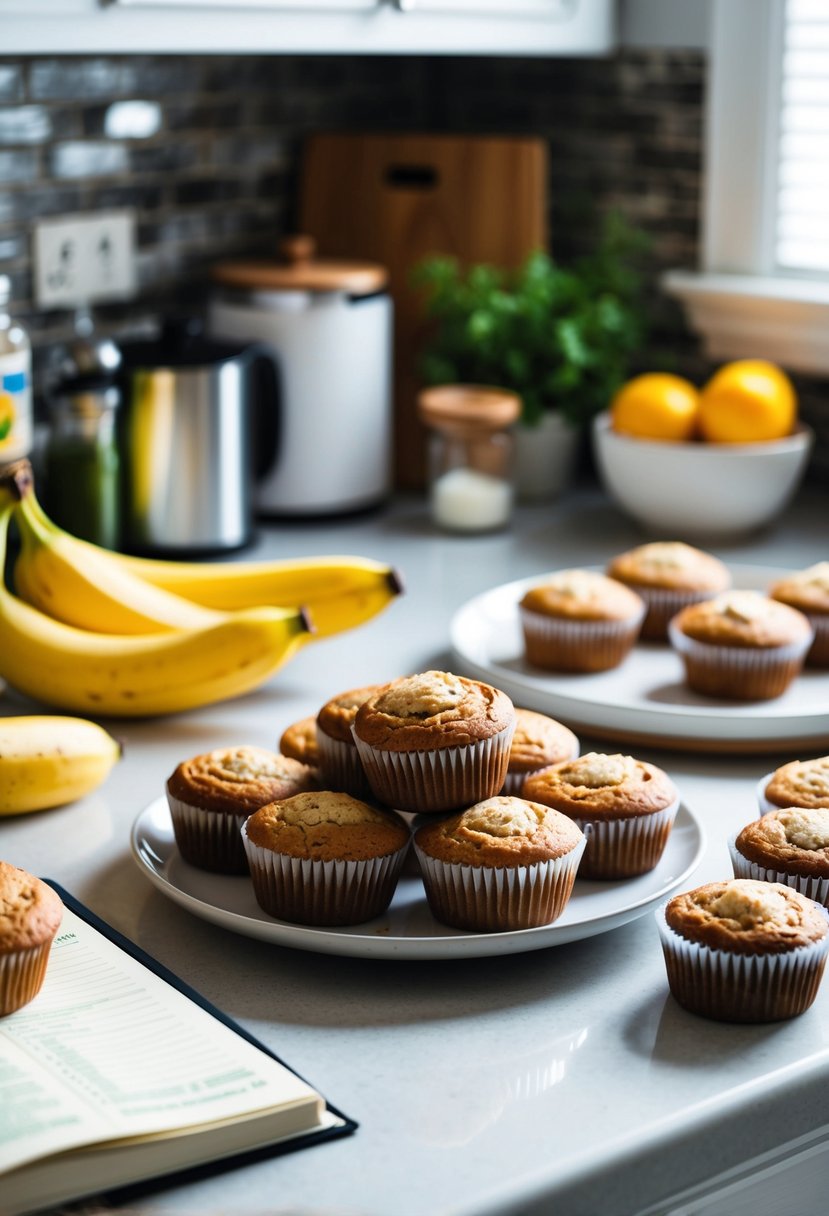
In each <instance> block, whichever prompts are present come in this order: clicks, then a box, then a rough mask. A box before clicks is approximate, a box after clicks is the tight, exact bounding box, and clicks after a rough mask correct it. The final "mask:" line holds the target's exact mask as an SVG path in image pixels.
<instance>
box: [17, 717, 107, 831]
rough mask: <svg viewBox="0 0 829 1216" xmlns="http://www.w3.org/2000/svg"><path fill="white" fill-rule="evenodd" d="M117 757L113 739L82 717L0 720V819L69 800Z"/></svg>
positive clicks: (93, 784) (84, 790)
mask: <svg viewBox="0 0 829 1216" xmlns="http://www.w3.org/2000/svg"><path fill="white" fill-rule="evenodd" d="M120 755H121V747H120V745H119V743H118V742H117V740H115V739H113V737H112V735H110V734H107V732H106V731H105V730H103V729H102V727H100V726H98V725H97V724H96V723H95V722H89V721H88V720H87V719H86V718H62V717H56V716H47V715H43V716H31V717H19V718H0V815H19V814H21V813H22V812H23V811H42V810H45V809H46V808H47V807H53V806H63V805H64V804H65V803H67V802H75V801H76V800H77V799H78V798H83V797H84V795H85V794H89V793H91V792H92V790H94V789H97V787H98V786H99V785H100V784H101V783H102V782H103V781H104V780H106V778H107V777H108V775H109V773H110V770H111V769H112V768H113V766H114V765H115V764H116V762H117V761H118V758H119V757H120Z"/></svg>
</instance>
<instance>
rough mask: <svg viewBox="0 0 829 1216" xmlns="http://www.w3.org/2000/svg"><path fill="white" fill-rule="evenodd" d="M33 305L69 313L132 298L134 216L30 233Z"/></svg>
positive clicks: (110, 215) (103, 214) (49, 225)
mask: <svg viewBox="0 0 829 1216" xmlns="http://www.w3.org/2000/svg"><path fill="white" fill-rule="evenodd" d="M34 265H35V300H36V302H37V304H38V306H39V307H41V308H72V307H77V306H78V305H84V304H95V303H102V302H103V301H105V300H123V299H128V298H129V297H130V296H132V295H134V294H135V212H134V211H131V210H130V209H129V208H126V209H123V210H120V211H98V212H95V214H92V215H64V216H62V217H61V218H60V219H55V220H44V221H42V222H41V223H39V224H36V225H35V231H34Z"/></svg>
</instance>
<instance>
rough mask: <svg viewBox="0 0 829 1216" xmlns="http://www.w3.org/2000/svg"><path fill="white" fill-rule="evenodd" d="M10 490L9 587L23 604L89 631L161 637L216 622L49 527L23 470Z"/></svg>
mask: <svg viewBox="0 0 829 1216" xmlns="http://www.w3.org/2000/svg"><path fill="white" fill-rule="evenodd" d="M15 485H16V490H17V492H18V493H19V494H20V502H19V503H18V505H17V507H16V508H15V520H16V523H17V526H18V529H19V532H20V541H21V547H20V555H19V556H18V558H17V561H16V562H15V566H14V587H15V591H16V592H17V594H18V595H19V596H20V598H21V599H23V600H25V601H26V603H28V604H31V605H33V607H35V608H39V609H40V611H41V612H45V613H47V615H49V616H51V617H54V618H55V619H56V620H59V621H63V622H64V623H65V624H67V625H75V626H77V628H79V629H89V630H92V631H93V632H96V633H118V634H142V633H160V632H164V631H168V630H173V629H204V628H206V627H208V626H210V625H218V624H219V622H220V620H221V615H220V614H219V613H218V612H214V611H212V610H211V609H209V608H202V607H201V606H200V605H198V604H195V603H193V601H192V600H188V599H184V598H183V597H182V596H178V595H174V594H173V593H172V592H169V591H165V590H163V588H161V587H156V586H154V585H153V584H152V583H148V582H146V581H145V580H144V579H142V578H139V577H138V575H136V574H133V573H132V571H131V570H130V569H129V567H128V566H126V565H122V564H121V563H119V562H115V561H113V560H112V555H111V554H109V553H108V552H107V551H106V550H105V549H101V548H98V546H96V545H90V544H84V543H83V542H82V541H80V540H78V539H76V538H75V537H74V536H71V535H70V534H69V533H68V532H64V531H63V530H62V529H61V528H59V527H57V525H56V524H54V523H52V521H51V520H50V519H49V518H48V516H47V515H46V514H45V513H44V511H43V509H42V508H41V506H40V503H39V502H38V501H37V498H36V497H35V492H34V487H33V485H32V484H31V477H30V475H28V476H27V473H26V470H25V468H23V469H22V470H21V471H19V472H18V475H17V476H16V478H15Z"/></svg>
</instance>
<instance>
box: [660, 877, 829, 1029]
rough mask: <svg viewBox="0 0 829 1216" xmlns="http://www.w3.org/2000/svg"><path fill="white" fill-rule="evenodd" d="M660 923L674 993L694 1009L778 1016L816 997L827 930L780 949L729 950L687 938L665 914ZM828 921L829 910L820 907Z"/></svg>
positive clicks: (738, 1018) (737, 1017)
mask: <svg viewBox="0 0 829 1216" xmlns="http://www.w3.org/2000/svg"><path fill="white" fill-rule="evenodd" d="M667 906H668V901H667V900H666V901H665V903H664V904H662V906H661V907H660V908H658V909H657V911H656V924H657V928H658V930H659V937H660V940H661V943H662V953H663V955H664V958H665V967H666V970H667V973H668V985H669V987H670V989H671V993H672V995H673V997H674V999H675V1000H676V1001H677V1002H678V1003H679V1004H680V1005H682V1007H683V1008H684V1009H687V1010H688V1011H689V1012H690V1013H696V1014H699V1015H700V1016H701V1017H707V1018H713V1019H714V1020H715V1021H722V1022H778V1021H782V1020H783V1019H784V1018H791V1017H796V1016H797V1015H798V1014H800V1013H804V1012H805V1010H807V1009H808V1008H809V1006H810V1005H811V1004H812V1002H813V1001H814V999H815V997H816V996H817V991H818V987H819V986H820V981H821V978H822V976H823V970H824V967H825V966H826V954H827V950H829V932H828V933H826V934H825V935H824V936H823V937H822V938H821V940H820V941H818V942H812V943H810V944H809V945H806V946H799V947H798V948H797V949H796V950H788V951H785V952H784V953H782V954H730V953H729V952H728V951H726V950H715V949H713V948H712V947H711V946H706V945H703V944H702V943H700V942H691V941H687V940H686V939H685V938H684V937H682V936H681V935H680V934H679V933H676V932H675V931H674V930H673V929H672V928H671V927H670V926H669V925H668V923H667V921H666V920H665V909H666V907H667ZM821 912H822V913H823V915H824V916H825V917H826V919H827V922H829V914H827V912H826V909H825V908H822V907H821Z"/></svg>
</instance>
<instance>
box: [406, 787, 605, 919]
mask: <svg viewBox="0 0 829 1216" xmlns="http://www.w3.org/2000/svg"><path fill="white" fill-rule="evenodd" d="M585 843H586V842H585V838H584V833H583V832H582V831H581V829H580V828H579V827H577V825H576V824H575V823H573V821H572V820H571V819H568V818H567V816H566V815H560V814H559V813H558V811H555V810H553V809H552V808H551V807H547V806H541V805H540V804H539V803H536V802H529V801H527V800H525V799H522V798H512V797H504V796H502V795H498V796H496V797H494V798H487V799H484V800H483V801H482V802H479V803H477V804H476V805H475V806H472V807H468V808H467V809H466V810H463V811H460V812H459V813H457V814H455V815H450V816H449V817H448V818H445V819H432V820H429V821H427V822H422V821H421V826H420V827H418V828H417V829H416V831H415V834H414V847H415V851H416V854H417V858H418V861H419V862H420V870H421V874H422V876H423V885H424V887H425V888H426V898H427V900H428V902H429V907H430V909H431V912H432V915H433V916H434V917H435V919H436V920H439V921H440V922H441V923H442V924H445V925H450V926H452V927H453V928H457V929H465V930H468V931H471V932H473V933H500V932H505V931H508V930H516V929H530V928H533V927H535V926H537V925H548V924H551V923H552V922H553V921H555V920H557V919H558V918H559V916H561V914H562V912H563V911H564V908H565V907H566V905H567V901H568V900H569V898H570V895H571V894H572V891H573V883H574V881H575V878H576V871H577V870H578V866H579V862H580V860H581V857H582V854H583V852H584V847H585Z"/></svg>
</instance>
